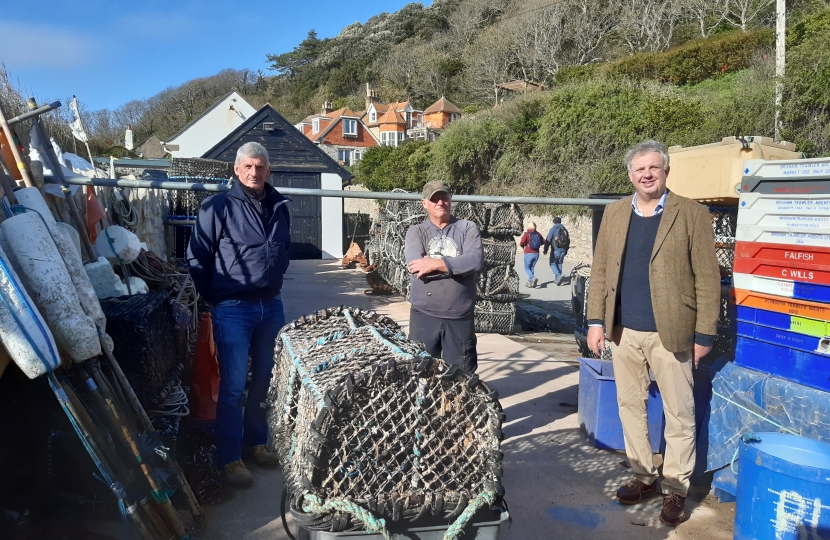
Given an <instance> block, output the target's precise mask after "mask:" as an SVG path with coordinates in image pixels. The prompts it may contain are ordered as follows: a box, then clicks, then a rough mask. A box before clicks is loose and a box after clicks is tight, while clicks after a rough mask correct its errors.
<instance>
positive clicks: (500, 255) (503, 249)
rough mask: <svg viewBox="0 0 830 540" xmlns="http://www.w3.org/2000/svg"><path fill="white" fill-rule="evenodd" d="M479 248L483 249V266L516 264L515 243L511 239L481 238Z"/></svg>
mask: <svg viewBox="0 0 830 540" xmlns="http://www.w3.org/2000/svg"><path fill="white" fill-rule="evenodd" d="M481 247H482V248H484V266H485V267H487V266H505V265H509V266H513V265H514V264H515V263H516V242H515V241H514V240H513V239H512V238H511V239H507V240H499V239H496V238H482V239H481Z"/></svg>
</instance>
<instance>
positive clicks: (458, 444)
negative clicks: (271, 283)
mask: <svg viewBox="0 0 830 540" xmlns="http://www.w3.org/2000/svg"><path fill="white" fill-rule="evenodd" d="M277 341H278V347H277V352H276V355H277V356H276V362H275V364H276V365H275V368H274V377H273V379H272V383H271V389H270V391H269V404H270V405H271V409H270V411H269V430H270V432H271V435H272V437H273V439H274V440H275V442H276V443H277V444H276V446H277V451H278V452H279V454H280V458H281V459H282V461H283V468H284V474H285V478H286V485H287V490H288V498H289V502H290V509H291V513H292V515H293V516H294V518H295V519H296V520H297V521H298V523H300V524H301V525H302V527H303V528H305V529H307V530H327V531H334V532H336V531H345V530H359V529H367V530H372V529H373V528H376V525H377V523H378V520H379V519H384V520H386V521H413V522H419V521H420V520H421V519H422V518H425V517H426V516H431V517H436V518H439V519H442V520H444V521H447V520H454V519H455V518H456V517H458V516H460V515H461V514H462V512H463V511H464V510H465V509H467V510H468V511H470V512H473V511H475V510H476V509H477V508H478V507H480V506H481V505H482V501H487V502H489V503H493V502H495V500H496V499H497V498H498V497H499V494H500V493H502V492H503V488H502V487H501V460H502V454H501V453H500V451H499V446H500V440H501V438H502V436H503V435H502V431H501V423H502V419H503V413H502V409H501V406H500V404H499V402H498V400H497V394H496V392H495V391H493V390H491V389H490V388H489V387H488V386H487V385H486V384H485V383H483V382H481V381H480V380H479V379H478V377H477V376H476V375H468V374H464V373H462V372H460V371H459V370H458V369H457V368H456V367H454V366H448V365H447V364H445V363H444V362H443V361H442V360H438V359H433V358H432V357H431V356H429V354H428V353H426V352H425V351H424V350H423V346H422V344H420V343H418V342H414V341H409V340H407V339H406V338H405V337H404V336H403V335H402V334H401V333H399V330H398V329H397V327H396V325H394V323H391V324H390V321H389V320H388V319H386V318H385V317H381V316H378V315H376V314H373V313H371V312H369V313H364V312H360V311H359V310H356V309H352V308H343V309H340V308H336V309H330V310H325V311H323V312H318V313H316V314H313V315H310V316H308V317H303V318H301V319H299V320H297V321H295V322H293V323H291V324H289V325H288V326H286V327H285V328H283V330H282V331H281V332H280V335H279V337H278V340H277Z"/></svg>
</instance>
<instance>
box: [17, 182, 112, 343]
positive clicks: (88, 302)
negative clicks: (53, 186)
mask: <svg viewBox="0 0 830 540" xmlns="http://www.w3.org/2000/svg"><path fill="white" fill-rule="evenodd" d="M14 194H15V195H16V196H17V203H18V204H20V205H22V206H23V207H24V208H27V212H29V211H34V212H36V214H37V215H40V216H41V217H42V218H43V222H44V223H45V224H46V227H47V228H48V229H49V232H50V233H51V234H52V238H53V240H54V241H55V245H56V246H57V248H58V253H60V255H61V258H62V259H63V261H64V263H65V264H66V269H67V271H69V276H70V277H71V278H72V284H73V285H74V286H75V290H76V291H77V293H78V299H79V300H80V302H81V307H82V308H83V310H84V313H86V314H87V315H89V316H90V317H92V320H94V321H95V324H96V325H97V326H98V328H100V329H101V330H103V329H104V328H106V327H107V319H106V317H105V316H104V311H103V310H102V309H101V303H100V302H99V301H98V296H97V295H96V294H95V288H94V287H93V286H92V283H91V282H90V280H89V276H88V275H87V273H86V270H84V264H83V261H82V260H81V253H80V249H78V250H76V249H75V241H74V239H73V238H72V237H71V236H70V234H69V233H67V231H66V229H65V228H64V227H62V226H60V224H59V223H58V222H57V221H55V218H54V217H53V216H52V212H51V211H50V210H49V207H48V206H46V201H44V200H43V196H42V195H41V194H40V191H38V189H37V188H34V187H31V188H25V189H19V190H17V191H15V192H14ZM72 230H73V231H74V230H75V229H74V228H73V229H72ZM75 234H76V235H77V231H75ZM78 242H79V244H80V238H79V239H78Z"/></svg>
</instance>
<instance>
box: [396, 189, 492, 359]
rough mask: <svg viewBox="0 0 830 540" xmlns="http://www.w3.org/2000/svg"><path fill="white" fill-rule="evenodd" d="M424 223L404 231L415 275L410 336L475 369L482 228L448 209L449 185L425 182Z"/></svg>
mask: <svg viewBox="0 0 830 540" xmlns="http://www.w3.org/2000/svg"><path fill="white" fill-rule="evenodd" d="M421 204H423V206H424V209H425V210H426V211H427V219H426V220H425V221H424V222H423V223H419V224H418V225H413V226H411V227H410V228H409V230H408V231H407V232H406V262H407V264H408V265H409V271H410V272H411V274H412V288H411V290H410V298H409V302H410V304H411V305H412V308H411V310H410V315H409V339H414V340H418V341H421V342H423V343H424V344H425V345H426V349H427V352H429V354H431V355H432V356H434V357H436V358H437V357H439V356H440V357H442V358H443V359H444V361H445V362H447V363H449V364H455V365H457V366H458V367H459V368H461V369H462V370H463V371H466V372H469V373H472V372H474V371H475V370H476V367H477V365H478V357H477V353H476V334H475V323H474V321H473V312H474V309H475V300H476V273H477V272H479V271H480V270H481V264H482V261H483V260H484V250H483V248H482V247H481V233H480V231H479V230H478V226H477V225H476V224H475V223H473V222H471V221H467V220H465V219H458V218H455V217H453V216H452V214H451V213H450V210H451V206H452V202H451V194H450V189H449V187H448V186H447V184H445V183H444V182H439V181H432V182H427V184H426V185H425V186H424V191H423V199H422V200H421Z"/></svg>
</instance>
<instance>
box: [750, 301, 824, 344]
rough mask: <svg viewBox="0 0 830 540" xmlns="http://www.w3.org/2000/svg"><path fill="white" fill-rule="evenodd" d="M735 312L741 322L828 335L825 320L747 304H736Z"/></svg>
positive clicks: (817, 335) (821, 335)
mask: <svg viewBox="0 0 830 540" xmlns="http://www.w3.org/2000/svg"><path fill="white" fill-rule="evenodd" d="M737 314H738V320H739V321H741V322H747V323H752V324H757V325H761V326H768V327H770V328H777V329H779V330H786V331H788V332H797V333H799V334H805V335H808V336H813V337H818V338H821V337H824V336H830V322H827V321H820V320H817V319H808V318H806V317H799V316H797V315H790V314H788V313H781V312H778V311H767V310H765V309H758V308H754V307H749V306H737Z"/></svg>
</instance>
